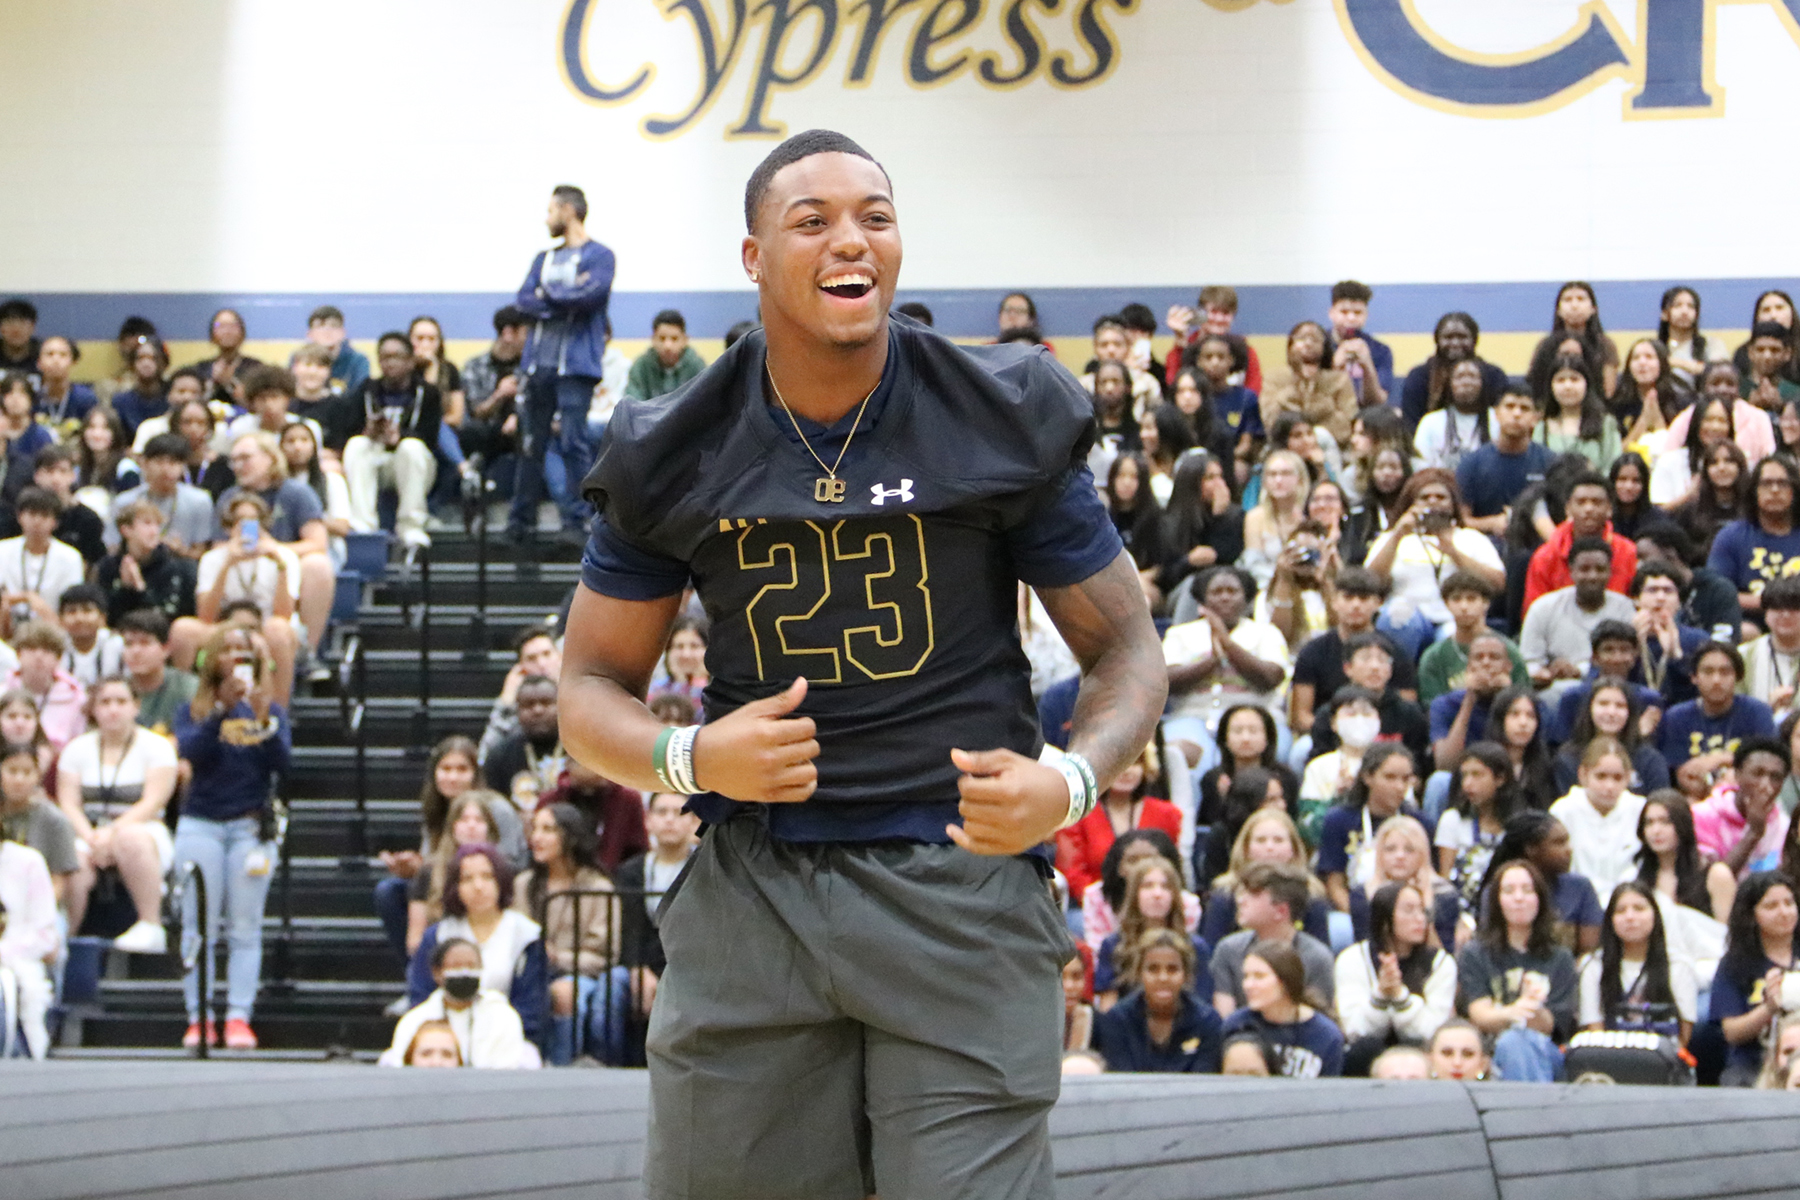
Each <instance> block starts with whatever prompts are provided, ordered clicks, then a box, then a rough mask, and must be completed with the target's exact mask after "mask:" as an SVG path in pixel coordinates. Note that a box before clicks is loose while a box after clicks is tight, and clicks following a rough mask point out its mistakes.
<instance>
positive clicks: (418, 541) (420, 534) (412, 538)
mask: <svg viewBox="0 0 1800 1200" xmlns="http://www.w3.org/2000/svg"><path fill="white" fill-rule="evenodd" d="M400 544H401V545H402V546H417V547H419V548H420V549H425V548H426V547H428V546H430V545H431V535H430V534H429V533H426V532H425V531H424V530H423V529H402V530H401V531H400Z"/></svg>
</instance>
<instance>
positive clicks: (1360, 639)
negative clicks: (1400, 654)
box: [1344, 633, 1394, 662]
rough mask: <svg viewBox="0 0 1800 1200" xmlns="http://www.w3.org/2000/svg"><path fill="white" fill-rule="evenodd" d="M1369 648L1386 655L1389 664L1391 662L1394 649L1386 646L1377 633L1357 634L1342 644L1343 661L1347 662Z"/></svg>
mask: <svg viewBox="0 0 1800 1200" xmlns="http://www.w3.org/2000/svg"><path fill="white" fill-rule="evenodd" d="M1371 646H1373V647H1374V648H1375V649H1377V650H1379V651H1381V652H1382V653H1383V654H1385V655H1387V656H1388V660H1389V661H1390V662H1391V661H1392V660H1393V657H1394V648H1393V647H1392V646H1390V645H1388V642H1387V639H1386V638H1384V637H1382V636H1381V635H1380V634H1379V633H1359V634H1357V635H1356V636H1355V637H1353V638H1351V639H1350V640H1349V641H1347V642H1345V643H1344V661H1345V662H1349V661H1350V660H1351V659H1353V658H1355V657H1356V656H1357V655H1358V654H1359V653H1361V652H1362V651H1364V650H1367V649H1368V648H1369V647H1371Z"/></svg>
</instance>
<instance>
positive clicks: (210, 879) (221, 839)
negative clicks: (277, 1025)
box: [175, 816, 275, 1024]
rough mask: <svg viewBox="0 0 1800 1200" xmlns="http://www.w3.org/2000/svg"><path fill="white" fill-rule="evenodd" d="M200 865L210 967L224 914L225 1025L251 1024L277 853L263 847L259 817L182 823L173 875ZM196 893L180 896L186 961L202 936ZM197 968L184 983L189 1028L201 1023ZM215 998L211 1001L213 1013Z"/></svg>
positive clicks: (189, 819) (177, 834)
mask: <svg viewBox="0 0 1800 1200" xmlns="http://www.w3.org/2000/svg"><path fill="white" fill-rule="evenodd" d="M256 851H261V853H262V869H261V871H260V873H258V874H251V873H250V870H249V868H250V865H251V855H252V853H253V852H256ZM188 863H197V864H199V867H200V877H201V878H202V879H204V880H205V881H206V945H205V949H204V953H205V954H207V955H208V956H209V961H216V960H215V959H212V958H211V956H212V955H213V953H214V950H213V948H214V946H215V945H216V944H217V942H218V937H219V913H220V911H221V910H223V912H224V914H225V944H226V946H227V948H228V949H229V951H230V965H229V966H228V967H227V969H226V974H225V978H226V1008H225V1015H226V1019H227V1020H230V1019H234V1018H235V1019H237V1020H242V1021H248V1020H249V1019H250V1012H251V1010H252V1009H253V1008H254V1007H255V1006H256V989H257V986H258V985H259V984H260V983H261V981H262V922H263V908H264V906H265V905H266V904H267V902H268V899H269V881H270V880H271V879H272V878H274V866H275V847H274V846H272V845H268V844H265V843H264V842H263V841H262V839H261V836H260V830H259V829H258V822H257V819H256V818H255V817H253V816H252V817H239V818H237V819H236V820H233V821H209V820H207V819H206V818H205V817H188V816H184V817H182V818H181V821H180V823H179V824H177V825H176V826H175V869H176V870H177V871H180V870H181V869H182V868H183V867H185V866H186V865H187V864H188ZM194 909H195V903H194V891H193V889H192V888H188V889H187V890H186V891H184V892H183V893H182V903H181V945H182V951H183V957H185V956H186V953H187V951H189V950H191V949H192V948H193V946H194V943H195V940H196V939H197V938H198V937H199V936H200V935H199V933H198V932H197V931H196V929H195V926H196V924H197V922H196V920H195V911H194ZM199 975H200V973H199V968H198V965H196V967H195V969H194V970H191V971H189V972H188V973H187V975H186V976H185V977H184V978H183V979H182V985H181V986H182V992H183V994H184V995H185V996H186V998H187V1015H188V1022H189V1023H190V1024H191V1023H193V1022H195V1021H198V1020H199V1019H200V1008H201V1004H200V978H199ZM210 1000H211V997H208V1001H209V1004H208V1007H209V1008H210Z"/></svg>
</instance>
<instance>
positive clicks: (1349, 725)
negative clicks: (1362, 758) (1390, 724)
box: [1336, 714, 1381, 750]
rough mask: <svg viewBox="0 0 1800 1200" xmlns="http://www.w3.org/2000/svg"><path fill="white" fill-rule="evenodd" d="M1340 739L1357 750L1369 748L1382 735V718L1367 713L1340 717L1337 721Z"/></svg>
mask: <svg viewBox="0 0 1800 1200" xmlns="http://www.w3.org/2000/svg"><path fill="white" fill-rule="evenodd" d="M1336 728H1337V735H1338V740H1339V741H1341V742H1343V743H1344V745H1346V746H1349V747H1351V748H1352V749H1356V750H1367V749H1368V748H1369V747H1370V746H1373V745H1374V744H1375V739H1376V738H1377V737H1379V736H1381V718H1380V717H1372V716H1368V715H1366V714H1363V715H1350V716H1343V717H1339V718H1338V719H1337V722H1336Z"/></svg>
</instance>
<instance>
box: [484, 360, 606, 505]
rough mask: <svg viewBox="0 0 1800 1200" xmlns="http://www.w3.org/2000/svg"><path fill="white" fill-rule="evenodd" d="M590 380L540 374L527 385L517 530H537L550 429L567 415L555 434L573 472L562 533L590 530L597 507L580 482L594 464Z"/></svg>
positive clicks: (516, 490) (567, 468) (517, 491)
mask: <svg viewBox="0 0 1800 1200" xmlns="http://www.w3.org/2000/svg"><path fill="white" fill-rule="evenodd" d="M599 382H600V381H599V380H597V379H595V378H593V377H592V376H588V375H553V374H551V373H550V372H548V371H540V372H537V373H535V374H533V375H532V376H531V378H530V379H529V380H528V381H527V382H526V384H525V391H524V393H523V394H522V395H521V396H520V397H519V400H520V404H519V466H518V475H517V477H516V483H515V485H514V488H513V501H512V515H511V516H510V517H509V518H508V520H507V526H508V527H509V529H512V530H514V531H517V530H521V529H523V530H531V529H536V528H537V506H538V504H539V503H540V502H541V501H542V500H543V498H544V492H545V481H544V455H545V453H546V452H547V451H548V450H549V449H550V443H551V426H552V425H553V424H554V423H555V419H556V416H557V414H558V413H560V414H562V429H561V431H560V432H558V433H557V434H556V437H555V442H556V451H557V454H558V455H559V456H560V457H561V459H562V462H563V468H564V470H565V471H566V472H567V473H568V478H569V481H570V483H569V487H568V489H567V491H566V492H565V494H564V495H563V496H561V497H558V500H557V507H558V508H559V509H561V510H562V519H563V528H564V529H577V530H585V529H586V528H587V523H588V518H589V517H590V516H592V515H593V510H592V508H591V507H590V506H589V505H588V503H587V501H586V500H583V499H582V498H581V481H582V479H584V478H586V476H587V473H588V469H589V468H590V467H592V466H593V465H594V451H593V447H592V446H591V445H590V444H589V442H588V428H587V414H588V407H589V405H590V404H592V403H593V399H594V385H595V384H597V383H599Z"/></svg>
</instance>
